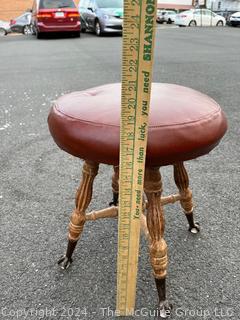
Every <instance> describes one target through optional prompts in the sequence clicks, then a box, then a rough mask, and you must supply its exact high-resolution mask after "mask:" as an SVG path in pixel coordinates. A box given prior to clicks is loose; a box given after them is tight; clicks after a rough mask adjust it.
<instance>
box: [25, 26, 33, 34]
mask: <svg viewBox="0 0 240 320" xmlns="http://www.w3.org/2000/svg"><path fill="white" fill-rule="evenodd" d="M23 34H25V35H26V36H28V35H30V34H32V28H31V26H29V25H27V26H25V27H24V28H23Z"/></svg>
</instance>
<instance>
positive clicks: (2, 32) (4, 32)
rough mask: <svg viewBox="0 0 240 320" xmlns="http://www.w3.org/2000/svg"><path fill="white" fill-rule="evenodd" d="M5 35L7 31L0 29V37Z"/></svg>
mask: <svg viewBox="0 0 240 320" xmlns="http://www.w3.org/2000/svg"><path fill="white" fill-rule="evenodd" d="M6 34H7V31H6V30H5V29H3V28H0V37H2V36H6Z"/></svg>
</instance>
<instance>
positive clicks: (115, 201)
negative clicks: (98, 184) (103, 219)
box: [109, 166, 119, 206]
mask: <svg viewBox="0 0 240 320" xmlns="http://www.w3.org/2000/svg"><path fill="white" fill-rule="evenodd" d="M113 169H114V172H113V176H112V192H113V200H112V202H110V203H109V205H110V206H117V205H118V195H119V184H118V181H119V167H118V166H114V167H113Z"/></svg>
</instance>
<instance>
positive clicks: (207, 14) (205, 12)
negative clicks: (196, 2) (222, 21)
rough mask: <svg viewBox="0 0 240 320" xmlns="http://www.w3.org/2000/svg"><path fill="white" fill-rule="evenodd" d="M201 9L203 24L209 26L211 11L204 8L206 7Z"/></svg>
mask: <svg viewBox="0 0 240 320" xmlns="http://www.w3.org/2000/svg"><path fill="white" fill-rule="evenodd" d="M202 11H203V26H208V27H209V26H210V25H211V18H212V15H211V11H209V10H206V9H202Z"/></svg>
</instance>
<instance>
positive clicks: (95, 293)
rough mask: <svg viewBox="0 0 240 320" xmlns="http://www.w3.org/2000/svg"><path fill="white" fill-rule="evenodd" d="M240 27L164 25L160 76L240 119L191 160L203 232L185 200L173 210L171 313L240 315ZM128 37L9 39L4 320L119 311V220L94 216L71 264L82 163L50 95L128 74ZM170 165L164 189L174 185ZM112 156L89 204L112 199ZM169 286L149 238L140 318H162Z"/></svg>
mask: <svg viewBox="0 0 240 320" xmlns="http://www.w3.org/2000/svg"><path fill="white" fill-rule="evenodd" d="M239 31H240V30H239V28H237V29H234V28H167V29H166V28H163V29H161V28H158V31H157V36H156V47H155V65H154V81H157V82H169V83H177V84H181V85H185V86H189V87H192V88H194V89H197V90H200V91H202V92H204V93H206V94H208V95H210V96H211V97H212V98H214V99H215V100H217V101H218V102H219V104H220V105H221V106H222V108H223V110H224V111H225V113H226V115H227V118H228V123H229V129H228V132H227V134H226V136H225V137H224V139H223V140H222V142H221V144H220V145H219V147H218V148H216V149H215V150H213V151H212V152H211V154H210V155H208V156H205V157H202V158H199V159H197V160H194V161H191V162H189V163H188V164H187V168H188V170H189V174H190V179H191V187H192V189H193V192H194V200H195V204H196V209H195V213H196V217H197V218H196V220H197V221H198V222H200V225H201V232H200V234H198V235H197V236H192V235H191V234H189V233H188V231H187V225H186V221H185V217H184V216H183V214H182V212H181V209H180V207H179V205H178V204H176V205H172V206H169V207H166V208H165V216H166V231H165V235H166V236H165V238H166V241H167V243H168V246H169V260H170V263H169V268H168V280H167V289H168V297H169V300H170V301H171V303H172V304H173V306H174V309H173V313H172V317H171V319H174V320H176V319H184V320H189V319H194V320H197V319H211V320H214V319H224V320H226V319H233V320H238V319H239V318H240V307H239V301H240V292H239V288H240V252H239V243H240V232H239V230H240V229H239V223H238V215H239V211H240V206H239V198H240V192H239V190H240V188H239V184H240V162H239V147H240V143H239V141H240V139H239V135H240V129H239V101H240V93H239V87H240V55H239V37H240V33H239ZM121 42H122V38H121V37H120V36H107V37H102V38H98V37H96V36H94V35H92V34H83V35H82V36H81V38H80V39H75V38H68V37H64V38H61V37H57V38H56V37H55V38H49V39H43V40H36V39H35V38H34V37H32V36H29V37H25V36H17V37H5V38H1V39H0V61H1V62H0V74H1V81H0V140H1V153H0V181H1V182H0V207H1V214H0V219H1V220H0V221H1V224H0V234H1V240H0V258H1V259H0V261H1V263H0V265H1V268H0V270H1V275H0V283H1V292H0V298H1V299H0V301H1V310H0V313H1V316H0V318H1V319H4V320H16V319H30V320H35V319H54V320H55V319H63V320H70V319H73V320H80V319H114V318H115V317H114V316H113V310H114V308H115V294H116V257H117V221H116V220H101V221H97V222H94V223H91V222H90V223H89V225H86V226H85V229H84V232H83V236H82V238H81V241H80V242H79V244H78V247H77V249H76V251H75V254H74V263H73V264H72V266H71V268H69V269H68V270H67V271H66V272H63V271H62V270H60V269H59V268H58V266H57V263H56V262H57V260H58V257H59V256H60V255H62V253H64V252H65V249H66V237H67V225H68V221H69V215H70V213H71V211H72V209H73V206H74V194H75V189H76V187H77V186H78V181H79V176H80V170H81V167H82V162H81V161H80V160H78V159H76V158H74V157H72V156H70V155H68V154H66V153H64V152H63V151H61V150H59V149H58V148H57V146H56V145H55V144H54V142H53V140H52V139H51V136H50V134H49V131H48V127H47V116H48V112H49V108H50V105H51V104H52V102H53V101H54V100H55V99H56V98H57V97H59V96H61V95H62V94H64V93H67V92H71V91H77V90H83V89H86V88H89V87H93V86H97V85H102V84H105V83H111V82H118V81H120V79H121ZM171 171H172V170H171V168H162V176H163V183H164V193H165V194H168V193H174V192H175V191H176V189H175V187H174V185H173V181H172V180H173V179H172V172H171ZM111 174H112V170H111V168H110V167H108V166H105V165H102V166H101V168H100V172H99V175H98V177H97V179H96V180H95V189H94V195H93V201H92V203H91V206H90V208H89V210H92V209H97V208H104V207H106V206H107V205H108V202H109V201H110V200H111V181H110V179H111ZM156 305H157V292H156V289H155V285H154V281H153V278H152V271H151V267H150V263H149V257H148V250H147V245H146V242H145V240H144V239H142V240H141V256H140V262H139V274H138V289H137V301H136V309H137V310H140V311H141V312H140V314H139V313H138V314H137V315H136V316H135V317H134V319H152V318H154V317H152V316H151V315H152V314H153V313H151V312H153V310H154V309H155V308H156Z"/></svg>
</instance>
